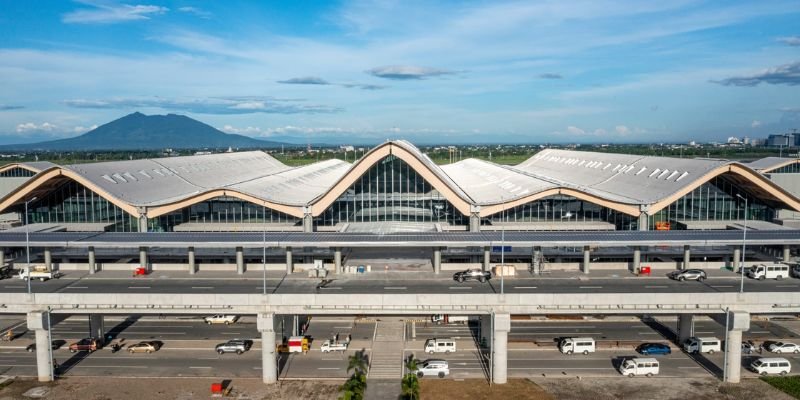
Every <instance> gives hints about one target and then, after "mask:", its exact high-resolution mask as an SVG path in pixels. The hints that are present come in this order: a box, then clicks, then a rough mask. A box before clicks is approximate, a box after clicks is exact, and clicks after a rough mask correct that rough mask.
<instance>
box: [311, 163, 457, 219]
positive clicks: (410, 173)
mask: <svg viewBox="0 0 800 400" xmlns="http://www.w3.org/2000/svg"><path fill="white" fill-rule="evenodd" d="M378 221H408V222H441V223H448V224H451V225H465V224H466V223H467V221H468V218H467V217H465V216H464V215H462V214H461V213H460V212H459V211H458V210H457V209H456V208H455V207H453V205H452V204H450V202H448V201H447V200H446V199H445V197H444V195H442V194H441V193H439V192H438V191H437V190H436V189H434V188H433V186H431V185H430V183H428V182H426V181H425V180H424V179H423V178H422V177H421V176H420V175H419V174H417V172H416V171H414V169H413V168H411V167H409V166H408V164H406V163H405V162H404V161H403V160H401V159H399V158H397V157H395V156H393V155H390V156H387V157H385V158H384V159H382V160H381V161H379V162H378V163H377V164H375V165H373V166H372V167H371V168H370V169H369V170H368V171H367V172H366V173H364V175H362V176H361V177H360V178H358V180H356V182H355V183H353V185H352V186H351V187H350V188H348V189H347V191H345V193H344V194H342V196H341V197H339V198H338V199H336V201H334V202H333V204H332V205H331V206H330V207H329V208H328V209H327V210H325V212H324V213H322V214H321V215H320V216H319V217H317V218H316V220H315V222H316V224H317V225H321V226H333V225H336V224H338V223H344V222H347V223H358V222H378Z"/></svg>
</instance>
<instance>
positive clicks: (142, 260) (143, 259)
mask: <svg viewBox="0 0 800 400" xmlns="http://www.w3.org/2000/svg"><path fill="white" fill-rule="evenodd" d="M139 266H140V267H142V268H144V269H145V270H147V271H150V267H149V266H148V265H147V247H145V246H142V247H139Z"/></svg>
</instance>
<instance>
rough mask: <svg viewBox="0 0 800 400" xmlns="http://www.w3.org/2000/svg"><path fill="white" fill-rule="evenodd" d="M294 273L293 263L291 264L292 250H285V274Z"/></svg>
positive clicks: (288, 248) (289, 248)
mask: <svg viewBox="0 0 800 400" xmlns="http://www.w3.org/2000/svg"><path fill="white" fill-rule="evenodd" d="M292 272H294V263H293V262H292V248H291V247H287V248H286V273H287V274H291V273H292Z"/></svg>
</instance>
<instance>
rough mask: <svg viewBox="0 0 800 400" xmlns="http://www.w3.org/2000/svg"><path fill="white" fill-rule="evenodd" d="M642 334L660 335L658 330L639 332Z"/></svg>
mask: <svg viewBox="0 0 800 400" xmlns="http://www.w3.org/2000/svg"><path fill="white" fill-rule="evenodd" d="M639 334H640V335H658V334H659V333H658V332H639Z"/></svg>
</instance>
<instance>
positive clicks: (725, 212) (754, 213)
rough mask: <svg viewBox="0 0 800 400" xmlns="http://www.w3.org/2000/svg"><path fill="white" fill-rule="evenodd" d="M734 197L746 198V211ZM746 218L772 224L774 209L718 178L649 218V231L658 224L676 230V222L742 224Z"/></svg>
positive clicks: (736, 186)
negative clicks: (664, 223)
mask: <svg viewBox="0 0 800 400" xmlns="http://www.w3.org/2000/svg"><path fill="white" fill-rule="evenodd" d="M737 194H738V195H741V196H742V197H745V198H747V208H748V209H747V210H745V209H744V200H742V199H740V198H738V197H736V195H737ZM745 215H746V216H747V219H748V220H760V221H771V220H772V219H774V218H775V209H774V208H771V207H769V206H768V205H766V204H765V203H763V202H762V201H760V200H759V199H758V198H756V197H753V196H752V195H750V194H749V193H747V192H745V191H744V190H741V188H740V187H739V186H738V185H737V184H736V183H734V182H732V181H730V180H729V179H726V178H725V175H720V176H717V177H715V178H714V179H712V180H710V181H709V182H706V183H704V184H702V185H700V186H699V187H697V188H696V189H695V190H693V191H691V192H690V193H687V194H686V195H684V196H683V197H681V198H680V199H678V200H677V201H676V202H674V203H672V204H670V205H669V206H668V207H666V208H664V209H662V210H660V211H658V212H657V213H656V214H654V215H652V216H651V217H650V229H656V223H659V222H672V223H671V224H670V228H671V229H676V228H677V226H676V225H677V224H675V223H674V222H676V221H722V220H744V219H745Z"/></svg>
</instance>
